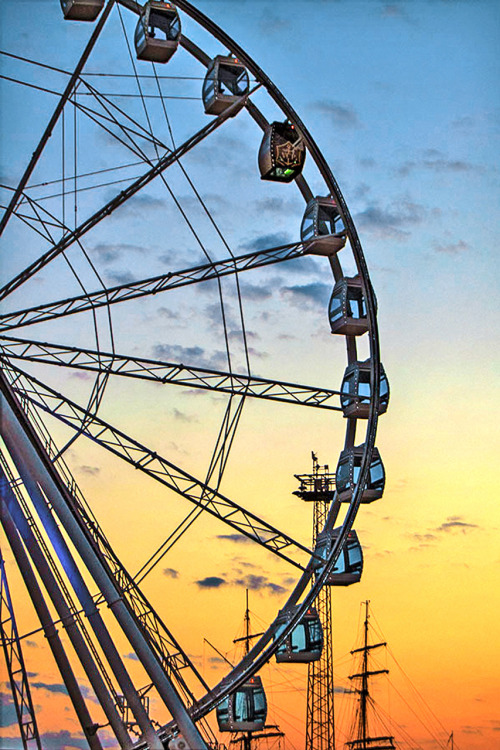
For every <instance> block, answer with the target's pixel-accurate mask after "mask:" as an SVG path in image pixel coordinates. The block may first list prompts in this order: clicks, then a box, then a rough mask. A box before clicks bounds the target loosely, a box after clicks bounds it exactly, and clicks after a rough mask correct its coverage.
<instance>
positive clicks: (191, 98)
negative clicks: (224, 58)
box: [82, 92, 201, 102]
mask: <svg viewBox="0 0 500 750" xmlns="http://www.w3.org/2000/svg"><path fill="white" fill-rule="evenodd" d="M82 96H89V94H85V93H84V94H82ZM102 96H116V97H119V98H121V99H141V98H143V99H160V97H159V96H158V95H157V94H142V95H141V94H115V93H113V92H106V93H105V94H102ZM165 98H166V99H182V100H184V101H194V102H200V101H201V96H173V95H171V94H168V95H166V97H165Z"/></svg>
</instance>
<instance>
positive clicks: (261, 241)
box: [239, 232, 292, 252]
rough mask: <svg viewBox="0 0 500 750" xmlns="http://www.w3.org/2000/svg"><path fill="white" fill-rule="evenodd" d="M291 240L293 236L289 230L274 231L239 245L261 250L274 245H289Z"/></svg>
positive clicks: (248, 249) (244, 248)
mask: <svg viewBox="0 0 500 750" xmlns="http://www.w3.org/2000/svg"><path fill="white" fill-rule="evenodd" d="M290 242H292V237H291V235H290V234H289V232H272V233H270V234H261V235H259V236H258V237H254V239H252V240H248V241H247V242H244V243H243V244H241V245H239V248H240V249H241V250H247V251H249V252H252V251H256V252H259V251H260V250H267V249H269V248H272V247H280V246H281V245H288V244H289V243H290Z"/></svg>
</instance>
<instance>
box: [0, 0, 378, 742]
mask: <svg viewBox="0 0 500 750" xmlns="http://www.w3.org/2000/svg"><path fill="white" fill-rule="evenodd" d="M61 10H62V13H60V23H61V24H63V25H66V29H65V33H66V34H68V33H69V35H70V37H71V38H73V37H72V36H71V32H72V31H73V29H75V32H74V33H75V37H74V38H75V40H77V41H75V45H77V44H79V45H80V48H79V49H80V52H79V53H78V55H79V58H78V60H77V62H76V65H75V66H74V68H73V69H72V70H66V69H62V68H57V67H56V66H53V65H49V64H48V63H47V62H45V61H42V60H36V61H33V60H31V61H29V60H27V59H26V58H24V57H23V56H22V55H21V54H20V52H19V51H18V50H6V51H5V52H4V54H6V55H7V57H8V58H9V59H10V60H12V61H14V62H15V65H16V70H18V71H23V72H22V74H21V72H18V73H17V76H4V77H5V78H7V79H8V80H7V81H6V85H11V86H13V85H17V86H18V89H19V91H22V92H23V96H25V97H26V98H27V99H26V100H25V101H24V102H23V106H24V107H25V108H26V106H27V105H29V101H30V100H29V98H28V97H29V96H39V97H44V99H43V101H44V102H46V104H44V105H43V107H42V108H41V110H40V111H42V112H43V113H44V114H45V113H46V115H47V118H46V121H47V125H46V126H42V129H43V133H42V136H41V138H40V140H39V142H38V145H36V146H35V148H34V150H33V153H32V155H31V156H30V158H29V159H28V164H27V166H25V167H24V170H22V176H21V178H20V179H18V178H17V179H16V180H15V181H13V182H12V184H8V185H3V186H2V195H3V201H2V203H3V206H4V209H5V210H4V214H3V217H2V219H1V221H0V232H1V233H2V240H1V242H2V246H3V247H2V253H3V258H5V263H3V265H2V272H3V274H4V278H3V280H2V288H1V289H0V299H1V300H2V311H1V314H0V328H1V331H0V345H1V359H2V375H1V392H2V396H1V397H2V402H1V409H2V411H1V413H2V445H1V457H0V460H1V466H0V469H1V472H0V478H1V480H2V524H3V528H4V533H5V536H6V538H7V541H8V544H9V547H10V554H11V555H12V557H13V558H14V559H15V561H16V563H17V566H18V568H19V571H20V574H21V576H22V578H23V581H24V584H25V587H26V590H27V592H28V593H29V596H30V599H31V601H32V603H33V608H34V611H35V612H36V615H37V618H38V621H39V628H40V631H41V632H43V633H44V634H45V635H46V636H47V638H48V643H49V646H50V648H51V650H52V654H53V656H54V658H55V661H56V663H57V666H58V668H59V670H60V672H61V675H62V679H63V681H64V684H65V686H66V689H67V692H68V693H69V696H70V698H71V701H72V704H73V707H74V709H75V713H76V715H77V717H78V720H79V722H80V725H81V728H82V731H83V732H84V735H85V737H86V739H87V742H88V745H89V747H91V748H92V749H95V750H100V748H102V731H103V729H104V728H105V731H106V732H108V733H111V735H112V738H113V740H114V742H115V743H117V744H118V745H119V746H120V747H124V748H128V747H138V748H139V747H140V748H151V750H156V749H159V748H163V747H170V748H172V750H173V749H174V748H175V749H176V750H182V749H183V748H185V749H186V750H189V749H190V750H204V749H205V748H208V747H217V738H216V735H215V734H214V730H213V727H212V725H211V724H210V723H209V722H208V721H207V719H208V718H209V717H210V715H211V714H212V712H214V713H215V714H216V717H217V726H218V728H219V731H221V732H234V731H253V730H258V729H260V728H262V727H263V726H264V723H265V719H266V698H265V690H264V686H263V683H262V680H261V677H260V676H259V675H258V674H257V673H258V671H259V670H260V669H261V668H262V667H263V665H265V664H266V663H267V662H268V661H269V660H271V659H275V658H276V660H277V661H278V662H281V663H285V664H286V663H287V662H295V663H297V662H299V663H300V662H304V663H306V662H308V661H311V660H312V659H316V658H318V656H319V654H320V653H321V642H322V638H321V631H320V628H318V618H317V616H316V615H315V611H314V600H315V598H316V597H317V595H318V592H319V591H320V590H321V588H322V587H323V586H330V585H348V584H350V583H353V582H356V581H358V580H359V578H360V576H361V568H362V557H361V547H360V544H359V542H358V539H357V536H356V533H355V531H354V529H353V524H354V520H355V517H356V514H357V512H358V509H359V507H360V505H361V504H364V503H370V502H372V501H374V500H377V499H378V498H380V497H381V496H382V493H383V489H384V481H385V476H384V469H383V464H382V461H381V457H380V455H379V453H378V450H377V449H376V447H375V435H376V429H377V420H378V416H379V415H380V414H382V413H383V412H385V410H386V409H387V405H388V400H389V388H388V382H387V378H386V376H385V373H384V370H383V368H382V366H381V364H380V357H379V342H378V331H377V322H376V298H375V294H374V291H373V288H372V285H371V282H370V278H369V275H368V270H367V266H366V262H365V258H364V255H363V251H362V248H361V244H360V241H359V238H358V234H357V232H356V228H355V226H354V223H353V220H352V218H351V215H350V213H349V210H348V207H347V205H346V203H345V200H344V198H343V196H342V194H341V192H340V189H339V187H338V185H337V182H336V180H335V178H334V176H333V174H332V172H331V170H330V168H329V166H328V164H327V163H326V161H325V159H324V157H323V155H322V153H321V151H320V150H319V148H318V146H317V145H316V143H315V141H314V140H313V138H312V136H311V135H310V133H309V131H308V129H307V127H306V125H305V124H304V123H303V122H302V120H301V119H300V117H299V116H298V115H297V113H296V112H295V111H294V109H293V108H292V107H291V105H290V104H289V103H288V101H287V100H286V99H285V97H284V96H283V94H282V93H281V92H280V91H279V89H278V88H277V87H276V86H275V85H274V84H273V83H272V81H271V80H270V79H269V78H268V77H267V76H266V75H265V73H264V72H263V71H262V70H261V69H260V67H259V66H258V65H257V64H256V63H255V62H254V61H253V59H252V58H251V57H250V56H249V55H248V54H247V53H246V52H245V51H244V50H243V49H242V48H241V47H240V46H239V44H237V43H236V42H235V41H234V40H233V39H231V38H230V37H229V36H228V35H227V34H226V33H225V32H224V31H223V30H222V29H221V28H220V27H219V26H218V25H217V24H215V23H214V22H213V21H212V20H211V19H210V18H208V17H207V16H206V15H204V14H203V13H202V12H201V11H200V10H198V9H197V8H196V7H195V6H194V5H192V4H191V3H189V2H186V1H185V0H179V1H178V2H176V3H175V5H174V3H171V2H164V1H160V0H150V1H149V2H146V4H145V5H141V4H139V3H136V2H134V0H108V2H105V0H61ZM84 21H85V22H87V23H78V22H84ZM67 29H69V32H68V31H67ZM89 30H90V31H89ZM66 38H69V37H68V36H67V37H66ZM82 50H83V51H82ZM31 71H35V73H32V72H31ZM30 76H31V78H30ZM25 91H26V92H27V93H26V94H24V92H25ZM26 116H27V113H26V112H25V117H26ZM28 119H29V118H28ZM30 128H31V130H33V129H35V128H36V124H35V123H34V122H33V123H30ZM37 137H38V136H37ZM293 183H295V184H293ZM297 188H298V190H297ZM13 249H14V250H15V252H13ZM291 279H293V281H294V282H295V283H293V281H291ZM297 282H298V283H297ZM326 288H329V289H330V294H329V298H330V300H329V304H327V305H325V310H324V314H323V316H322V318H320V319H319V320H324V324H323V326H324V331H323V330H322V331H320V332H318V330H317V329H316V327H315V326H316V321H317V318H316V317H315V310H316V307H314V310H313V309H312V302H311V300H312V296H311V294H310V293H311V292H318V295H317V296H320V297H321V295H322V294H324V290H325V289H326ZM308 295H309V296H308ZM314 304H315V305H316V301H315V303H314ZM297 306H298V307H297ZM257 326H259V327H258V329H257ZM20 329H23V330H20ZM324 333H326V334H327V336H324V335H323V334H324ZM309 348H311V349H312V350H314V352H315V354H314V356H313V357H311V358H309V356H308V355H307V351H308V350H309ZM334 360H335V361H334ZM340 363H341V364H340ZM339 367H340V370H339V373H340V375H339V374H337V375H332V373H333V374H335V372H336V370H337V369H338V368H339ZM255 371H258V372H263V373H265V375H260V374H259V375H256V374H254V372H255ZM333 377H337V380H334V379H333ZM321 379H323V385H321V386H319V385H308V384H307V383H308V382H309V383H310V382H311V381H313V382H317V381H319V380H321ZM332 385H333V387H332ZM306 407H307V408H306ZM282 415H284V416H282ZM292 434H293V436H295V437H294V439H293V441H292V440H291V438H292ZM315 437H317V439H318V441H319V442H320V444H322V445H325V446H327V447H328V450H329V451H331V443H332V442H336V443H337V445H336V447H335V448H334V452H333V454H332V459H333V460H337V467H336V471H335V484H334V483H333V480H331V485H330V488H331V498H330V500H331V502H330V510H329V513H328V517H327V520H326V523H325V526H324V529H323V530H322V532H321V534H320V535H319V536H318V541H317V544H316V546H315V547H314V548H313V549H312V548H311V544H310V540H308V539H309V528H308V529H307V531H304V530H303V529H301V528H300V522H298V521H297V518H298V516H296V517H293V513H291V515H290V518H289V517H288V514H287V513H286V512H284V511H283V505H281V506H280V504H279V503H278V502H276V503H274V502H273V501H272V498H273V492H276V493H277V495H279V493H280V492H281V487H282V484H283V482H286V481H287V480H289V474H288V473H287V471H288V467H289V466H290V465H291V462H293V461H295V460H296V455H295V453H293V452H292V455H291V456H290V457H288V455H287V453H288V452H289V450H290V449H289V447H287V446H288V443H287V440H289V441H290V442H293V444H294V446H295V450H296V451H297V455H299V453H300V452H302V453H306V452H307V451H308V450H309V449H310V447H311V443H310V442H309V441H311V440H314V439H315ZM314 445H315V444H313V447H314ZM283 473H284V474H285V476H284V477H283V476H282V474H283ZM80 485H81V487H84V489H83V490H82V489H81V487H80ZM310 489H311V491H312V490H314V487H311V488H310ZM267 490H269V497H268V498H266V497H264V494H265V492H266V491H267ZM305 491H306V492H307V488H306V489H305ZM94 492H95V494H96V496H98V499H97V500H96V499H95V498H94V496H93V494H94ZM108 498H111V499H110V500H108ZM162 509H163V510H162ZM225 544H226V545H231V544H233V545H235V546H236V547H237V554H230V553H227V554H226V553H224V554H225V557H224V554H223V553H222V552H220V550H221V549H222V548H223V546H224V545H225ZM226 549H229V548H228V547H227V548H226ZM4 556H5V555H4ZM230 557H233V558H235V562H234V567H235V568H239V570H240V579H241V570H242V569H243V568H244V567H245V565H246V566H248V568H250V567H251V566H252V565H255V564H256V563H255V561H256V560H257V561H258V564H259V565H260V564H262V565H265V564H266V562H264V561H271V562H269V566H270V567H269V569H270V570H272V573H270V574H269V575H268V577H267V579H266V581H267V584H266V585H268V587H269V590H272V591H273V592H274V593H276V597H274V598H273V601H276V602H277V604H276V607H275V608H274V614H273V615H272V616H271V617H270V620H269V623H268V625H267V627H266V628H265V630H264V632H263V633H262V634H261V635H260V636H259V638H258V640H257V641H256V642H255V643H254V645H253V646H252V647H251V648H250V649H249V651H248V653H247V654H245V655H244V656H243V658H242V659H241V660H240V661H238V663H236V664H234V665H233V666H231V668H229V669H228V671H227V673H226V674H225V675H224V676H223V677H222V679H218V680H217V681H216V683H215V684H211V683H209V681H208V678H207V675H206V674H204V673H203V672H202V669H201V668H200V665H199V664H198V663H197V662H196V659H195V658H193V657H192V656H190V652H191V653H192V647H191V645H190V646H189V647H187V646H186V645H185V644H184V643H183V631H184V630H187V625H186V624H185V623H184V624H183V616H182V613H181V614H179V612H178V610H179V609H180V608H181V609H184V611H185V613H186V615H185V617H186V618H187V620H189V621H190V620H191V617H195V616H198V618H199V621H200V622H201V623H203V621H204V620H206V621H207V624H208V621H210V622H211V624H212V625H213V624H214V622H216V621H217V614H214V613H213V612H212V613H210V612H208V611H207V600H206V598H203V588H204V587H205V588H207V587H209V586H210V585H213V587H215V588H217V587H218V586H223V585H224V583H225V582H224V579H223V578H222V577H220V576H214V575H210V573H212V570H213V569H215V568H213V569H212V568H211V565H212V563H213V565H214V566H215V565H216V564H219V565H220V564H221V559H222V558H224V562H225V563H227V561H228V560H229V559H230ZM160 564H161V565H160ZM165 566H168V567H166V568H165ZM182 566H185V567H184V571H185V572H184V571H183V570H182ZM196 566H198V568H197V567H196ZM160 567H161V568H162V569H163V571H164V576H166V578H164V579H163V581H164V582H165V580H166V579H169V585H170V584H171V585H172V586H174V585H175V586H184V587H185V586H186V581H187V580H188V578H189V579H190V580H193V579H197V583H198V585H197V587H196V590H197V591H198V598H197V599H196V598H195V588H192V589H191V590H192V591H193V596H192V597H191V596H189V597H187V599H186V601H184V600H183V601H182V606H180V605H179V606H176V602H175V599H173V598H172V599H171V600H170V601H168V602H166V601H165V596H164V594H162V593H161V588H160V587H159V585H158V584H157V585H156V586H153V585H151V587H150V588H149V589H148V585H149V582H150V580H151V579H152V577H153V576H154V575H155V574H156V573H157V572H158V570H159V569H160ZM220 569H221V568H219V570H220ZM131 571H134V572H131ZM135 571H137V572H135ZM228 575H229V574H228ZM232 576H233V581H235V580H236V578H237V575H236V573H232ZM272 576H277V577H276V578H275V579H273V578H272ZM284 580H286V581H287V584H286V586H285V585H283V581H284ZM168 590H169V591H170V589H168ZM146 591H147V592H148V593H147V594H146V593H145V592H146ZM172 591H174V589H172ZM150 592H151V594H150ZM159 592H160V593H159ZM153 595H154V596H155V599H154V600H153ZM172 596H173V595H172ZM191 599H192V601H191ZM226 616H227V615H226V613H224V617H226ZM54 623H56V624H57V623H62V624H63V625H64V629H65V635H64V638H60V637H59V636H58V635H57V633H56V630H57V628H55V626H54ZM125 643H126V644H127V645H126V646H124V645H123V644H125ZM125 648H127V649H128V650H129V651H130V649H132V651H131V653H132V654H133V662H134V663H133V665H132V667H131V666H130V662H126V660H125V659H124V657H123V651H124V649H125ZM79 674H84V675H85V679H86V680H87V681H88V685H89V686H90V689H91V691H92V696H93V697H94V700H93V702H92V701H91V702H90V703H89V700H88V697H87V695H86V694H85V691H84V690H82V688H81V686H80V685H79V684H78V683H79V680H78V675H79ZM95 705H98V714H97V715H93V711H94V706H95ZM28 713H29V712H28ZM28 724H29V722H26V726H28ZM30 726H31V725H30ZM23 740H24V737H23ZM25 746H28V745H25Z"/></svg>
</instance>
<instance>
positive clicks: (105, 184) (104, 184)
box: [16, 161, 144, 216]
mask: <svg viewBox="0 0 500 750" xmlns="http://www.w3.org/2000/svg"><path fill="white" fill-rule="evenodd" d="M143 163H144V162H143V161H141V162H140V164H143ZM139 176H140V175H133V176H132V177H123V178H122V179H120V180H111V181H110V182H100V183H99V184H98V185H89V186H88V187H83V188H82V187H79V188H78V190H77V192H78V193H86V192H88V191H89V190H98V189H99V188H103V187H109V186H110V185H120V184H121V183H122V182H130V181H133V180H136V179H137V178H138V177H139ZM70 179H71V178H70V177H68V180H70ZM58 182H60V180H58ZM73 194H74V190H67V191H66V195H67V196H70V195H73ZM61 195H62V193H61V192H60V193H51V194H50V195H42V196H40V197H39V198H36V200H37V201H48V200H51V199H52V198H60V197H61ZM21 202H23V201H20V203H21ZM16 215H17V216H19V215H20V214H16Z"/></svg>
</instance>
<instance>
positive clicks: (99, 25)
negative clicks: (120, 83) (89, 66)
mask: <svg viewBox="0 0 500 750" xmlns="http://www.w3.org/2000/svg"><path fill="white" fill-rule="evenodd" d="M113 5H114V0H108V3H107V5H106V7H105V8H104V10H103V12H102V13H101V17H100V18H99V21H98V22H97V24H96V26H95V28H94V31H93V33H92V36H91V37H90V39H89V41H88V43H87V46H86V47H85V49H84V51H83V54H82V56H81V57H80V59H79V61H78V63H77V65H76V68H75V70H74V71H73V74H72V76H71V77H70V79H69V81H68V83H67V86H66V88H65V89H64V91H63V93H62V95H61V97H60V99H59V101H58V103H57V106H56V108H55V110H54V112H53V114H52V117H51V118H50V120H49V123H48V125H47V127H46V128H45V131H44V133H43V135H42V137H41V139H40V141H39V143H38V146H37V147H36V149H35V150H34V152H33V155H32V157H31V159H30V162H29V164H28V166H27V167H26V170H25V172H24V174H23V176H22V177H21V180H20V181H19V184H18V186H17V188H16V190H15V192H14V195H13V196H12V198H11V200H10V203H9V205H8V207H7V210H6V211H5V213H4V215H3V216H2V219H1V221H0V235H1V234H2V233H3V231H4V229H5V227H6V226H7V223H8V221H9V219H10V217H11V215H12V213H13V211H14V209H15V207H16V205H17V202H18V200H19V198H20V197H21V195H22V194H23V191H24V188H25V187H26V185H27V184H28V180H29V178H30V177H31V175H32V173H33V170H34V169H35V167H36V165H37V162H38V160H39V158H40V156H41V154H42V152H43V150H44V148H45V146H46V144H47V141H48V140H49V138H50V136H51V134H52V131H53V129H54V127H55V125H56V123H57V121H58V119H59V116H60V115H61V112H62V111H63V109H64V106H65V104H66V102H67V101H68V99H69V98H70V96H71V94H72V93H73V90H74V87H75V85H76V83H77V81H78V79H79V77H80V73H81V72H82V70H83V68H84V66H85V63H86V62H87V60H88V58H89V56H90V53H91V52H92V50H93V48H94V46H95V43H96V42H97V40H98V39H99V36H100V34H101V31H102V29H103V27H104V24H105V23H106V21H107V18H108V16H109V14H110V12H111V9H112V7H113Z"/></svg>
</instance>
